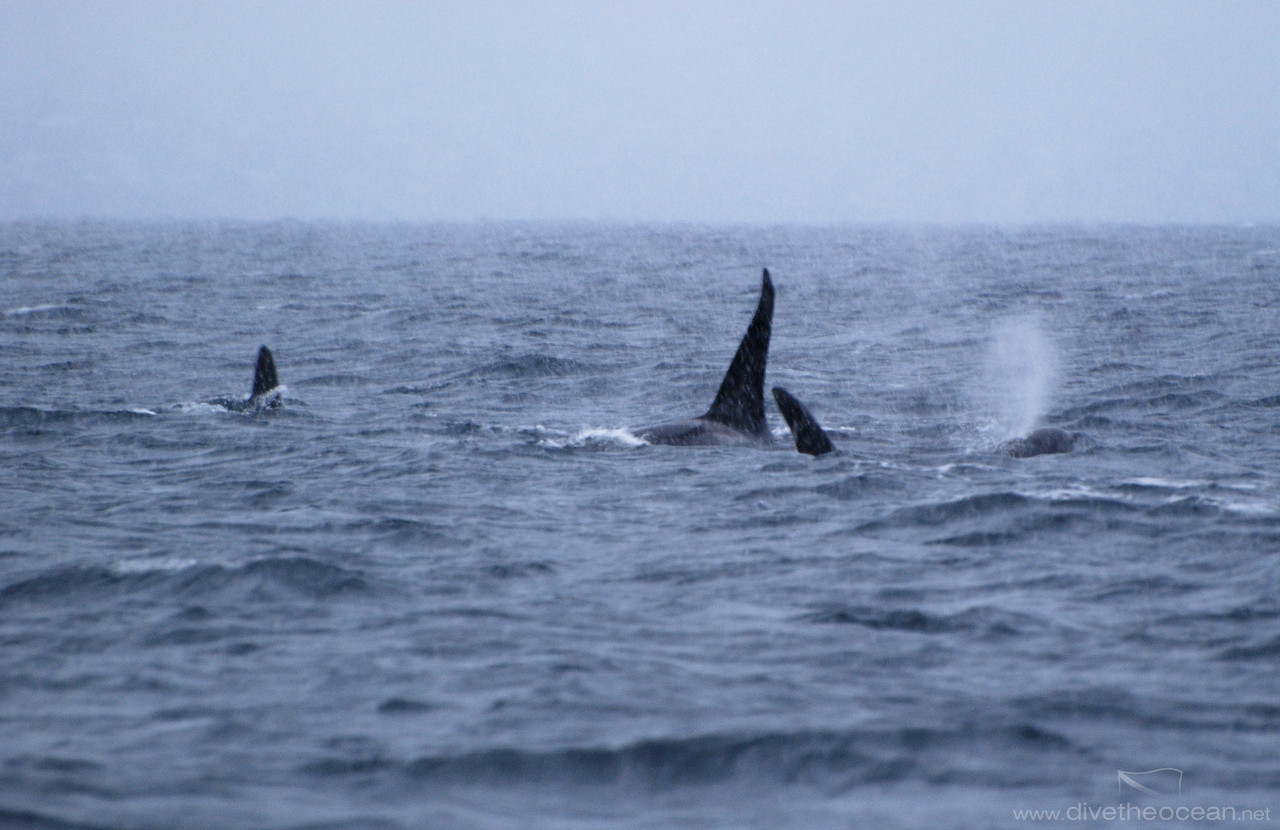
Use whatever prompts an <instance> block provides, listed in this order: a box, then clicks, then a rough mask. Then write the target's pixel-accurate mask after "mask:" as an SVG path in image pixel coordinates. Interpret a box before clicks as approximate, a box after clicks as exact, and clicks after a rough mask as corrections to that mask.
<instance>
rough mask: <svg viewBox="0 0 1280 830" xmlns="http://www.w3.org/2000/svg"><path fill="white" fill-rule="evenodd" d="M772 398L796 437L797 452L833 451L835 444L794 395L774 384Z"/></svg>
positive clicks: (823, 452) (820, 452)
mask: <svg viewBox="0 0 1280 830" xmlns="http://www.w3.org/2000/svg"><path fill="white" fill-rule="evenodd" d="M773 399H774V400H775V401H777V403H778V409H779V410H781V411H782V417H783V418H786V419H787V426H788V427H789V428H790V429H791V436H792V437H793V438H795V439H796V449H797V450H798V451H799V452H802V453H805V454H806V455H812V456H819V455H825V454H826V453H829V452H834V451H835V448H836V445H835V444H832V443H831V439H830V438H828V437H827V434H826V433H825V432H823V431H822V427H821V426H819V425H818V419H817V418H815V417H813V415H812V413H810V412H809V410H808V409H806V408H805V405H804V404H802V403H800V401H799V400H797V399H796V397H795V395H792V394H791V393H790V392H788V391H787V390H785V389H783V388H782V387H781V386H775V387H773Z"/></svg>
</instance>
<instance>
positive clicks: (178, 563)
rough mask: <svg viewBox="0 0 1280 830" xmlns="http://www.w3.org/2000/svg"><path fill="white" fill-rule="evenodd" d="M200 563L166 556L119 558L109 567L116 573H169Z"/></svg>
mask: <svg viewBox="0 0 1280 830" xmlns="http://www.w3.org/2000/svg"><path fill="white" fill-rule="evenodd" d="M198 564H200V563H199V562H197V561H196V560H194V559H186V558H184V557H179V556H166V557H162V558H159V559H121V560H118V561H117V562H115V563H114V564H113V565H112V566H111V567H112V570H114V571H115V572H116V573H118V574H145V573H171V572H173V571H185V570H186V569H187V568H191V567H195V566H196V565H198Z"/></svg>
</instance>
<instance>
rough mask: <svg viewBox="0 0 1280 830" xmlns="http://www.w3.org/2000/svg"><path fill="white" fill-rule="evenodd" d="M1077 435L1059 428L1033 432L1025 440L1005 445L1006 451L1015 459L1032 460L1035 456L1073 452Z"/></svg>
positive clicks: (1016, 440) (1017, 439) (1020, 439)
mask: <svg viewBox="0 0 1280 830" xmlns="http://www.w3.org/2000/svg"><path fill="white" fill-rule="evenodd" d="M1075 442H1076V434H1075V433H1074V432H1067V431H1066V430H1065V429H1058V428H1057V427H1044V428H1043V429H1037V430H1033V431H1032V432H1030V433H1028V434H1027V435H1026V437H1024V438H1015V439H1013V440H1012V441H1010V442H1009V443H1007V444H1005V445H1004V451H1005V452H1006V453H1008V454H1009V455H1011V456H1013V457H1014V458H1031V457H1032V456H1034V455H1051V454H1053V453H1062V452H1071V448H1072V446H1074V445H1075Z"/></svg>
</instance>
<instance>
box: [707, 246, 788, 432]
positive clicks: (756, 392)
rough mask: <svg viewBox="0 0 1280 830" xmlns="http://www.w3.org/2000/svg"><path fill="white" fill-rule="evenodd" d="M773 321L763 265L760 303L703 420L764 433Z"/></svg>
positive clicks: (769, 283)
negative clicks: (765, 386) (767, 367)
mask: <svg viewBox="0 0 1280 830" xmlns="http://www.w3.org/2000/svg"><path fill="white" fill-rule="evenodd" d="M772 325H773V281H772V280H770V279H769V269H768V268H766V269H764V279H763V283H762V285H761V287H760V303H759V304H758V305H757V306H756V314H755V316H754V317H752V318H751V325H750V326H749V327H748V328H747V333H746V335H745V336H743V338H742V343H741V344H739V346H738V353H737V354H735V355H734V356H733V362H732V363H730V364H729V371H728V372H726V373H725V376H724V380H722V381H721V382H720V391H719V392H717V393H716V399H715V402H714V403H712V404H711V408H710V409H708V410H707V414H706V415H703V416H702V417H703V419H704V420H708V421H715V422H716V423H718V424H724V425H725V426H727V427H730V428H731V429H736V430H738V431H739V432H744V433H747V434H748V435H767V434H768V429H769V428H768V424H767V423H766V421H765V416H764V368H765V363H766V362H767V361H768V359H769V332H770V329H771V327H772Z"/></svg>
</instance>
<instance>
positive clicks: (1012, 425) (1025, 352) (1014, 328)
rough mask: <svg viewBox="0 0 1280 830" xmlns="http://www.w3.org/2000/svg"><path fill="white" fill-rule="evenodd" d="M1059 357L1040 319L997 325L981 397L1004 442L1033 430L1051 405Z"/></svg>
mask: <svg viewBox="0 0 1280 830" xmlns="http://www.w3.org/2000/svg"><path fill="white" fill-rule="evenodd" d="M1057 372H1058V352H1057V349H1056V348H1055V347H1054V345H1053V341H1052V340H1051V339H1050V338H1049V336H1048V334H1046V333H1045V330H1044V326H1043V325H1042V324H1041V321H1040V317H1039V315H1036V314H1023V315H1019V316H1017V317H1012V318H1009V319H1006V320H1003V321H1001V322H1000V323H998V324H997V325H996V326H995V328H994V329H993V330H992V332H991V341H990V343H989V344H988V346H987V355H986V361H985V364H984V367H983V380H984V384H983V387H982V389H981V390H980V391H981V395H982V397H983V398H985V401H984V402H985V404H986V407H987V408H988V410H989V411H990V413H991V416H992V419H993V422H994V423H993V426H992V429H993V431H996V432H998V433H999V435H998V437H999V438H1000V439H1003V440H1007V439H1010V438H1015V437H1018V436H1021V435H1025V434H1026V433H1027V432H1029V431H1030V430H1031V429H1032V428H1034V427H1035V425H1036V422H1037V421H1039V420H1040V417H1041V416H1042V415H1044V413H1045V411H1046V410H1047V409H1048V408H1049V404H1050V403H1051V400H1052V395H1053V390H1054V382H1055V379H1056V376H1057Z"/></svg>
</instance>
